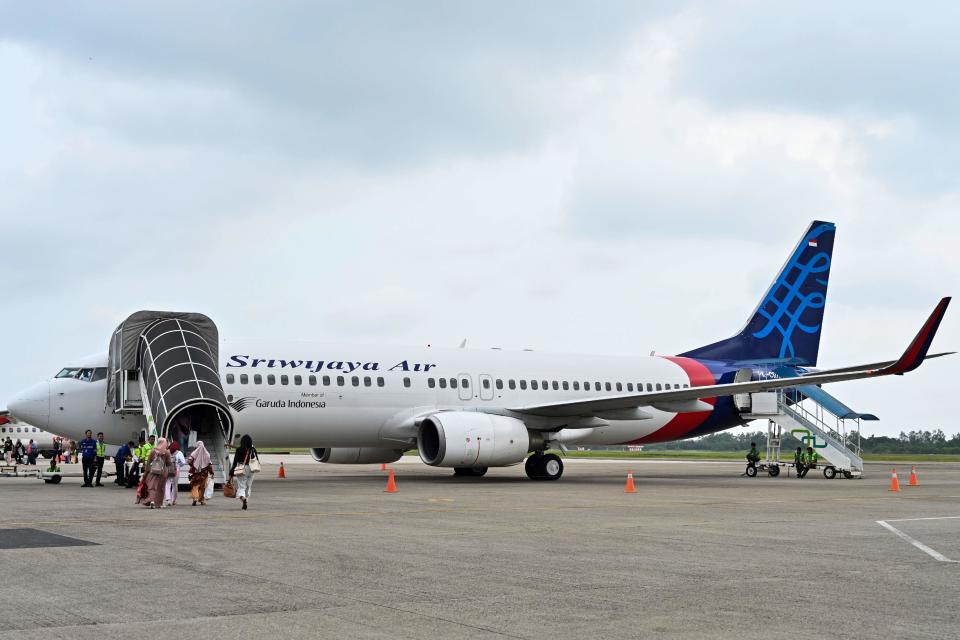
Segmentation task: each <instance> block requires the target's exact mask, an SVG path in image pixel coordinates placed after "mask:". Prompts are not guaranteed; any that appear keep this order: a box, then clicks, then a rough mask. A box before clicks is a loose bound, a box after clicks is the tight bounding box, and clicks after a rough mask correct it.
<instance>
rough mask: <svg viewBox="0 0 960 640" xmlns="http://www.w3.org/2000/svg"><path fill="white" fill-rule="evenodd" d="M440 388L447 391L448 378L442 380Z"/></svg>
mask: <svg viewBox="0 0 960 640" xmlns="http://www.w3.org/2000/svg"><path fill="white" fill-rule="evenodd" d="M440 388H441V389H446V388H447V379H446V378H440Z"/></svg>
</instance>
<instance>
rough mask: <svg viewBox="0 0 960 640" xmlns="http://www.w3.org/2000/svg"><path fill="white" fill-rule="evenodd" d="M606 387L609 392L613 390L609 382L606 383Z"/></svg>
mask: <svg viewBox="0 0 960 640" xmlns="http://www.w3.org/2000/svg"><path fill="white" fill-rule="evenodd" d="M604 386H605V387H606V388H607V391H610V390H612V387H611V386H610V383H609V382H608V383H606V384H605V385H604Z"/></svg>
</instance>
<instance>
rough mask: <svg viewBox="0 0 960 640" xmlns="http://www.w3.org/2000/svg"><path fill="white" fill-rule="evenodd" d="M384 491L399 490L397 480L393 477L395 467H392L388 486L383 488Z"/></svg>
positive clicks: (394, 491)
mask: <svg viewBox="0 0 960 640" xmlns="http://www.w3.org/2000/svg"><path fill="white" fill-rule="evenodd" d="M383 492H384V493H396V492H397V481H396V479H395V478H394V477H393V469H390V477H389V478H387V488H386V489H384V490H383Z"/></svg>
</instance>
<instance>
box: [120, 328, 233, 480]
mask: <svg viewBox="0 0 960 640" xmlns="http://www.w3.org/2000/svg"><path fill="white" fill-rule="evenodd" d="M219 345H220V336H219V333H218V331H217V327H216V325H215V324H214V323H213V321H212V320H210V318H208V317H207V316H205V315H202V314H199V313H172V312H164V311H138V312H136V313H134V314H132V315H131V316H130V317H128V318H127V319H126V320H124V321H123V322H122V323H121V324H120V326H119V327H117V329H116V331H114V333H113V337H112V338H111V339H110V352H109V362H108V366H109V379H108V383H107V407H108V408H109V409H111V410H112V411H113V412H114V413H133V414H142V415H143V416H144V417H145V418H146V421H147V434H146V435H156V436H158V437H164V438H167V439H168V440H170V441H171V442H177V441H187V442H188V445H189V446H188V450H187V451H184V455H186V456H188V455H189V452H190V448H191V447H193V446H194V445H195V443H196V442H197V441H198V440H200V441H203V443H204V444H205V445H206V447H207V450H208V451H209V452H210V457H211V459H212V463H213V469H214V478H215V481H216V482H218V483H220V482H223V480H224V478H225V477H226V474H225V470H226V467H225V464H226V462H225V461H226V458H227V455H228V454H227V445H229V444H230V443H231V442H232V440H233V417H232V416H231V414H230V410H229V407H228V405H227V399H226V395H225V393H224V390H223V385H222V383H221V382H220V374H219V367H218V362H219ZM180 481H181V483H185V482H187V477H186V469H184V470H183V472H182V473H181V477H180Z"/></svg>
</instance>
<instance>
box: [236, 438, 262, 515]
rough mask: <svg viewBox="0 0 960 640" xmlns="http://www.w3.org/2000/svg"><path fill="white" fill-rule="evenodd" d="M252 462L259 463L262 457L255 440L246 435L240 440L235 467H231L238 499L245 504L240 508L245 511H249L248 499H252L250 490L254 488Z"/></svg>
mask: <svg viewBox="0 0 960 640" xmlns="http://www.w3.org/2000/svg"><path fill="white" fill-rule="evenodd" d="M251 460H256V461H257V462H258V463H259V462H260V457H259V456H258V455H257V450H256V449H255V448H254V446H253V438H251V437H250V436H248V435H245V436H243V437H242V438H240V446H239V447H237V451H236V453H235V454H234V455H233V466H231V467H230V480H234V478H236V485H237V497H238V498H240V502H241V503H243V506H242V507H240V508H241V509H243V510H244V511H246V509H247V499H249V498H250V489H251V488H252V487H253V474H254V472H253V471H251V470H250V461H251ZM238 467H239V469H238Z"/></svg>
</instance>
